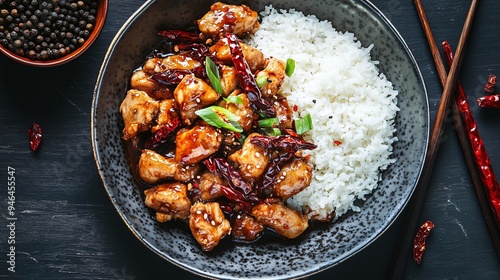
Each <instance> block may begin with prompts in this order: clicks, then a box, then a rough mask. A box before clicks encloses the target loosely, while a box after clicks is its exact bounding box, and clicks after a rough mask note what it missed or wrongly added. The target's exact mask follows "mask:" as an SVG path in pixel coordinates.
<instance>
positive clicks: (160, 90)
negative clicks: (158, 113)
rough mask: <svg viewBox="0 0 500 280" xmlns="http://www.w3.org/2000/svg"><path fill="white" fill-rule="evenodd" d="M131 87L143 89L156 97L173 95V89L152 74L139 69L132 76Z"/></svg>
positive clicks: (163, 97) (162, 97) (161, 97)
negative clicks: (155, 78)
mask: <svg viewBox="0 0 500 280" xmlns="http://www.w3.org/2000/svg"><path fill="white" fill-rule="evenodd" d="M130 88H133V89H136V90H142V91H145V92H147V93H148V94H149V96H151V97H153V98H154V99H165V98H169V97H172V90H170V89H169V88H167V87H165V86H164V85H162V84H160V83H158V82H157V81H155V80H154V79H153V78H152V77H151V75H150V74H148V73H146V72H144V71H142V70H137V71H135V72H134V73H133V74H132V77H130Z"/></svg>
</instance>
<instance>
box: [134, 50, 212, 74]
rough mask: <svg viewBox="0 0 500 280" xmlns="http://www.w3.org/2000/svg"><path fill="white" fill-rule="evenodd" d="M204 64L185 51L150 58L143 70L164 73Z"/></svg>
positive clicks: (151, 72)
mask: <svg viewBox="0 0 500 280" xmlns="http://www.w3.org/2000/svg"><path fill="white" fill-rule="evenodd" d="M200 66H202V65H201V63H200V62H199V61H197V60H194V59H193V58H192V57H191V56H189V55H187V54H185V53H179V54H174V55H169V56H167V57H164V58H158V57H154V58H150V59H148V60H147V61H146V62H145V63H144V65H143V66H142V70H143V71H144V72H146V73H149V74H154V73H163V72H165V71H167V70H173V69H175V70H190V69H194V68H196V67H200Z"/></svg>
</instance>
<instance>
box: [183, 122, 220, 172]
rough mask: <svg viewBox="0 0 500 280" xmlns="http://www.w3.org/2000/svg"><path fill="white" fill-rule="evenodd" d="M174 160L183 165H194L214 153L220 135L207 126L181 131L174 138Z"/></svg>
mask: <svg viewBox="0 0 500 280" xmlns="http://www.w3.org/2000/svg"><path fill="white" fill-rule="evenodd" d="M175 143H176V146H175V159H176V160H177V161H179V162H181V163H182V164H184V165H189V164H195V163H198V162H200V161H201V160H203V159H205V158H207V157H209V156H211V155H213V154H214V153H216V152H217V151H218V150H219V148H220V146H221V144H222V133H221V131H220V130H219V129H217V128H214V127H213V126H210V125H208V124H199V125H195V126H194V127H193V128H191V129H187V128H185V129H181V130H180V131H179V132H178V133H177V135H176V136H175Z"/></svg>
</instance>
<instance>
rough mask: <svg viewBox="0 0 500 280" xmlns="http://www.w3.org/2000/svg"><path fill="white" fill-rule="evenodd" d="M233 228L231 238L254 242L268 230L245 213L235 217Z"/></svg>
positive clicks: (232, 223)
mask: <svg viewBox="0 0 500 280" xmlns="http://www.w3.org/2000/svg"><path fill="white" fill-rule="evenodd" d="M231 228H232V230H231V236H232V237H233V238H235V239H238V240H243V241H254V240H255V239H257V237H259V235H260V233H261V232H263V231H264V229H266V227H265V226H264V225H263V224H261V223H259V222H257V221H256V220H255V218H254V217H252V216H250V215H247V214H244V213H242V214H238V215H234V216H233V219H232V220H231Z"/></svg>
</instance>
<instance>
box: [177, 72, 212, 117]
mask: <svg viewBox="0 0 500 280" xmlns="http://www.w3.org/2000/svg"><path fill="white" fill-rule="evenodd" d="M174 98H175V101H176V102H177V104H178V106H179V110H180V113H181V117H182V121H183V122H184V124H186V125H191V124H192V123H193V121H194V120H195V119H196V118H198V116H197V115H196V114H195V112H196V111H197V110H199V109H202V108H205V107H207V106H209V105H212V104H214V103H215V102H217V100H218V99H219V98H220V95H219V94H218V93H217V92H216V91H215V90H214V89H213V88H212V87H210V86H209V85H208V84H207V83H205V82H204V81H203V80H202V79H199V78H196V77H195V76H194V75H192V74H191V75H186V76H185V77H184V78H183V79H182V81H181V82H180V83H179V85H177V87H176V88H175V90H174Z"/></svg>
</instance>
